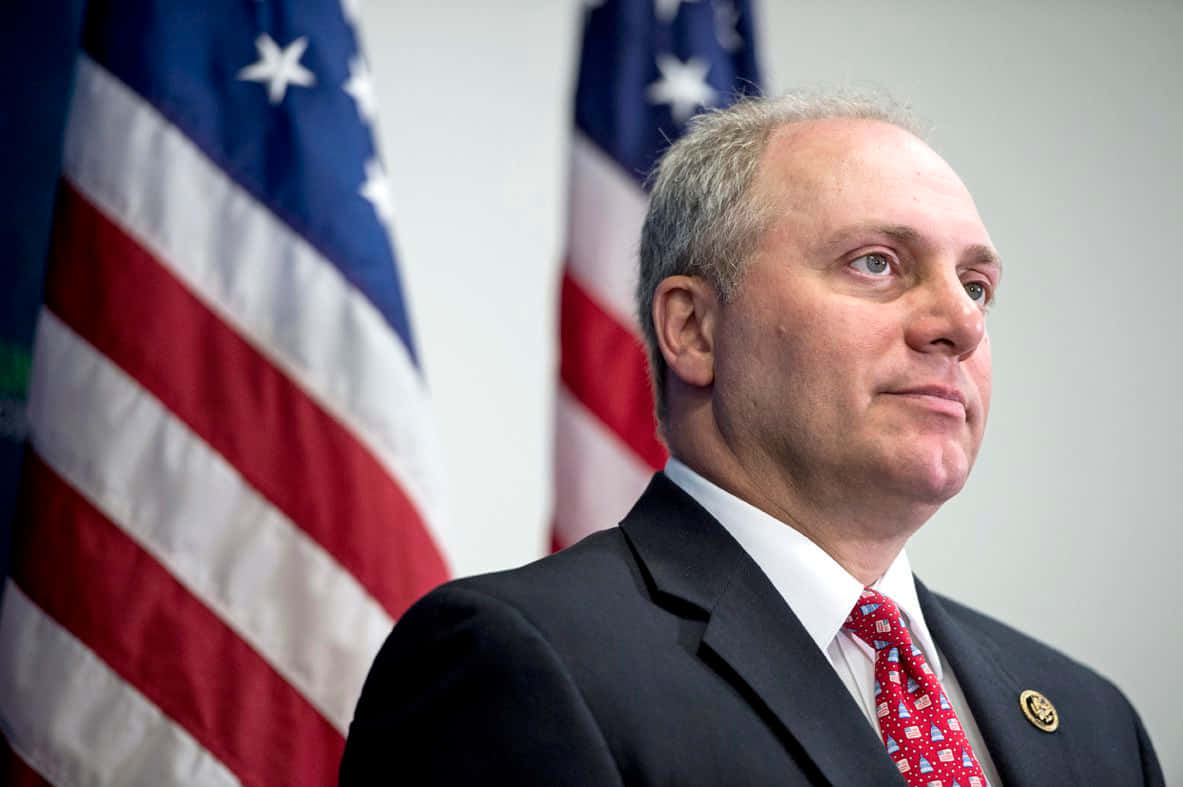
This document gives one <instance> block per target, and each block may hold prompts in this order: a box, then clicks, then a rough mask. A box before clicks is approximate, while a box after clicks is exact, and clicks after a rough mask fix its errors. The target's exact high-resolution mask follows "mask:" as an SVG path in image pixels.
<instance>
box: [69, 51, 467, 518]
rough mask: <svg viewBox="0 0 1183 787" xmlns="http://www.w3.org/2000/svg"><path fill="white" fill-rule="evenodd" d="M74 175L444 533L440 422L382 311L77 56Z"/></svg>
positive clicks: (146, 108)
mask: <svg viewBox="0 0 1183 787" xmlns="http://www.w3.org/2000/svg"><path fill="white" fill-rule="evenodd" d="M64 170H65V172H66V175H67V177H68V178H69V180H70V181H71V182H72V183H73V184H74V185H75V186H76V187H77V188H78V189H79V190H80V191H81V192H82V193H84V194H85V195H86V197H87V199H89V200H90V201H91V202H92V203H94V204H95V205H96V206H98V207H99V208H100V209H101V210H102V211H103V212H104V213H106V214H107V216H108V217H110V218H111V219H112V220H114V221H115V222H116V223H117V224H119V225H121V226H122V228H123V229H124V230H125V231H127V232H128V233H129V234H131V235H132V236H133V237H134V238H136V240H137V242H139V243H140V244H141V245H143V246H144V248H146V249H147V250H148V251H149V252H151V253H152V255H153V256H154V257H156V258H157V259H158V260H159V261H160V263H161V264H163V265H165V266H166V267H168V269H169V270H171V271H172V272H173V274H174V275H176V276H177V277H178V278H179V279H180V280H181V281H182V282H184V283H185V284H186V285H187V286H188V287H189V288H190V289H191V290H192V291H193V292H194V294H195V295H196V296H197V297H198V298H200V299H201V300H202V301H203V302H204V303H205V305H206V306H208V307H209V308H210V309H212V310H213V311H214V312H215V313H216V314H218V315H219V317H220V318H221V319H222V320H223V321H225V322H226V323H227V324H229V325H231V326H233V327H234V329H235V330H236V331H237V332H238V333H239V334H241V335H242V336H243V337H244V338H245V339H247V340H248V341H249V342H251V343H252V344H253V345H254V346H255V347H256V348H257V349H258V350H259V351H260V352H262V353H263V354H264V355H266V356H267V357H268V358H269V359H270V360H271V362H272V363H273V364H275V365H276V366H277V367H278V368H280V369H282V370H283V371H284V372H285V373H286V374H287V375H288V376H289V377H291V378H292V379H293V380H294V381H296V382H297V383H298V384H299V385H300V386H301V387H302V388H303V389H304V390H305V391H306V392H307V393H308V394H309V396H311V397H312V398H313V399H314V400H316V401H317V402H319V403H320V404H321V405H322V406H323V407H324V408H325V409H326V410H327V411H328V412H330V413H332V414H333V415H334V416H335V417H336V418H337V419H338V420H339V421H340V422H341V423H342V424H344V425H345V426H346V427H347V428H348V429H350V430H351V431H352V432H353V434H354V435H355V436H356V437H357V438H358V440H359V441H360V442H361V443H362V444H363V445H365V446H367V447H368V448H369V449H370V450H371V451H372V452H373V453H374V454H375V456H377V458H378V459H379V461H380V462H381V463H382V464H383V465H384V466H385V467H386V468H387V469H388V470H389V471H390V472H391V473H392V474H393V475H394V476H395V477H396V478H398V479H399V481H400V485H401V486H402V488H403V489H404V490H405V491H406V493H407V494H408V496H409V497H410V498H411V500H412V501H413V502H414V504H415V505H416V507H417V508H418V509H419V510H420V512H421V513H422V514H423V518H424V519H425V520H426V522H427V523H428V526H429V527H430V528H432V529H433V532H434V534H435V536H436V537H437V539H439V538H443V537H445V536H446V535H447V534H444V533H441V532H440V528H441V527H442V526H443V523H444V522H445V521H446V516H445V511H444V494H443V491H442V488H441V481H442V473H441V467H442V465H441V463H440V458H439V456H438V446H437V445H436V442H435V436H434V432H433V431H432V429H431V428H430V425H431V424H433V423H434V422H435V421H434V418H433V416H432V413H431V407H430V403H429V401H428V397H427V393H426V390H425V388H424V387H423V381H422V379H421V378H420V377H419V373H418V370H416V368H415V367H414V365H413V364H412V363H411V360H410V357H409V355H408V353H407V351H406V347H404V345H403V344H402V342H401V341H400V340H399V338H398V336H397V335H396V334H395V333H394V332H393V331H392V330H391V329H390V327H389V326H388V325H387V323H386V322H385V320H384V319H383V318H382V316H381V314H380V313H379V312H378V310H377V309H376V308H375V307H374V306H373V304H371V303H370V301H369V300H368V299H366V297H365V296H364V295H362V294H361V293H360V292H359V291H358V290H357V289H356V288H354V287H353V286H352V285H351V284H350V283H349V282H348V281H347V280H346V279H345V278H344V277H343V276H342V275H341V273H340V271H338V270H337V269H336V268H335V267H334V266H333V265H332V264H331V263H330V262H329V261H328V260H326V259H325V258H324V257H322V256H321V255H320V253H319V252H317V251H316V250H315V249H313V248H312V247H311V246H310V245H309V244H308V243H307V242H306V241H304V239H303V238H301V237H300V236H299V235H297V234H296V233H295V232H293V231H292V230H291V229H290V228H289V227H288V226H287V225H286V224H284V223H283V222H281V221H280V220H279V219H278V218H276V217H275V216H274V215H273V214H272V213H271V212H270V211H269V210H268V209H267V208H266V207H265V206H263V205H261V204H260V203H259V202H258V201H256V200H255V199H254V198H253V197H252V196H250V195H249V194H248V193H247V192H246V191H245V190H243V189H242V188H240V187H239V186H238V185H237V184H235V183H234V182H233V181H232V180H231V179H230V178H229V177H227V176H226V175H225V173H223V172H222V171H221V170H220V169H218V168H217V167H216V166H215V165H214V164H213V163H211V162H210V161H209V159H208V158H206V156H205V155H204V154H203V153H202V152H201V151H200V150H199V149H198V148H197V146H196V145H194V144H193V143H192V142H191V141H190V140H189V139H188V138H187V137H185V136H184V135H183V134H182V133H181V132H180V131H179V130H178V129H177V128H176V127H174V126H172V125H171V124H170V123H169V122H168V121H167V120H165V119H164V118H163V117H162V116H161V115H160V114H159V113H158V112H157V111H156V109H155V108H154V107H153V106H152V105H151V104H149V103H147V102H146V101H144V100H143V99H142V98H140V97H139V96H138V95H137V94H135V93H134V92H132V91H131V90H130V89H129V88H127V87H126V86H125V85H124V84H123V83H122V82H120V81H119V80H118V79H116V78H115V77H114V76H112V75H111V74H110V73H108V72H107V71H105V70H104V69H103V68H102V66H100V65H98V64H96V63H95V62H94V61H92V60H91V59H89V58H88V57H86V56H85V55H82V56H81V57H80V58H79V62H78V71H77V77H76V83H75V87H74V104H73V107H72V111H71V121H70V124H69V126H68V129H67V133H66V143H65V153H64Z"/></svg>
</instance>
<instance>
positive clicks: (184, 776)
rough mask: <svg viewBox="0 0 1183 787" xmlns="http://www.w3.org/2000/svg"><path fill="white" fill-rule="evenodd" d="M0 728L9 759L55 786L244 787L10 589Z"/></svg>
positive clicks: (0, 671) (0, 667) (0, 648)
mask: <svg viewBox="0 0 1183 787" xmlns="http://www.w3.org/2000/svg"><path fill="white" fill-rule="evenodd" d="M0 723H2V724H3V727H4V732H5V735H6V736H7V737H8V740H9V743H10V744H11V745H12V748H13V750H14V751H16V753H17V754H19V755H20V756H21V758H22V759H24V760H25V761H26V762H28V763H29V764H30V765H32V766H33V768H34V769H35V770H36V771H37V772H38V773H40V774H41V775H42V776H43V777H44V778H46V779H47V780H49V781H50V782H53V783H54V784H58V785H108V784H109V785H174V784H175V785H192V784H199V785H210V786H211V787H231V785H237V784H238V780H237V779H236V778H235V777H234V774H232V773H231V772H230V771H229V770H228V769H227V768H226V766H225V765H223V764H222V763H221V762H220V761H218V760H217V759H216V758H215V757H214V756H213V755H212V754H210V752H209V751H207V750H206V749H204V748H203V747H202V746H201V744H199V743H198V742H197V741H195V740H194V739H193V738H192V737H191V736H190V735H189V733H188V732H186V731H185V730H184V729H183V728H181V727H180V726H178V725H176V724H174V723H173V722H172V721H171V720H169V718H168V717H167V716H165V715H164V714H163V713H162V712H161V711H160V709H159V708H158V707H156V706H155V705H154V704H152V702H150V701H149V700H148V699H147V698H146V697H145V696H144V695H143V694H141V693H140V692H139V691H137V690H136V689H135V688H134V687H133V686H131V685H130V684H128V683H127V682H126V681H124V680H123V679H122V678H120V677H119V676H118V675H116V674H115V673H114V672H112V671H111V670H110V668H108V667H107V665H106V664H104V663H103V662H102V660H100V659H99V658H98V657H97V656H96V655H95V654H94V653H93V652H92V651H91V650H90V649H89V648H87V647H86V646H85V645H83V644H82V643H81V642H79V641H78V640H77V639H76V638H75V637H74V636H73V635H71V634H70V632H68V631H66V630H65V629H64V628H62V627H61V626H60V625H58V624H57V622H56V621H54V620H53V619H52V618H50V617H49V616H48V615H46V614H45V613H44V612H43V611H42V610H41V609H40V608H38V607H37V606H36V605H35V604H33V602H32V601H30V600H29V597H28V596H26V595H25V594H24V592H22V591H21V589H20V588H19V587H18V586H17V585H16V583H14V582H12V581H9V582H8V583H7V586H6V587H5V588H4V603H3V607H2V608H0Z"/></svg>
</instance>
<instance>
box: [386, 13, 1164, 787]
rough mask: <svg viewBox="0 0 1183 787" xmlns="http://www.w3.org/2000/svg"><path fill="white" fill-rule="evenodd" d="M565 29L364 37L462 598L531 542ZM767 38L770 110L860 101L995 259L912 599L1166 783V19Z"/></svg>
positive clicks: (455, 17) (552, 285) (820, 24)
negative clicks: (986, 645) (987, 386)
mask: <svg viewBox="0 0 1183 787" xmlns="http://www.w3.org/2000/svg"><path fill="white" fill-rule="evenodd" d="M581 5H582V4H581V3H578V2H556V1H555V0H498V2H496V3H487V2H483V1H481V2H476V1H474V2H471V3H467V4H465V3H459V2H450V3H431V4H428V3H421V2H418V0H399V1H398V2H395V1H394V0H381V2H380V1H379V0H371V2H370V3H369V4H368V5H367V6H366V7H365V8H364V9H363V17H364V19H365V22H366V38H367V44H368V51H369V56H370V62H371V65H372V68H373V70H374V72H375V79H376V81H377V90H378V97H379V102H380V104H379V106H380V123H381V126H382V146H383V149H384V153H385V156H386V161H387V170H388V172H390V174H391V178H392V185H393V189H394V198H395V211H396V212H395V223H394V227H395V232H396V242H397V244H398V248H399V253H400V260H401V264H402V268H403V271H404V275H405V278H406V283H407V288H408V290H409V297H410V299H411V309H412V313H413V316H414V320H415V325H416V328H417V330H418V336H419V341H420V345H421V351H422V357H423V359H424V365H425V370H426V374H427V377H428V381H429V384H430V385H431V388H432V391H433V398H434V402H435V408H436V415H437V421H438V426H439V433H440V438H441V442H442V446H443V451H444V455H445V461H446V463H447V469H448V473H449V485H450V489H451V494H450V496H449V497H450V505H451V509H452V511H451V514H452V516H451V520H452V525H451V530H450V531H449V532H448V533H447V534H446V537H445V539H444V541H445V544H444V545H445V548H446V550H447V552H448V553H449V555H450V557H451V561H452V566H453V569H454V571H455V573H457V574H469V573H474V572H477V571H485V570H490V569H495V568H501V567H505V566H510V565H515V564H519V563H522V562H525V561H527V560H529V559H532V558H534V557H536V556H538V555H540V554H542V553H543V551H544V546H545V544H546V540H547V535H546V534H547V528H548V512H549V507H550V475H551V474H550V440H551V434H552V423H551V422H552V415H551V413H552V406H553V400H554V380H555V377H556V357H555V341H554V340H555V336H556V333H557V331H556V327H555V326H556V322H555V308H556V303H555V301H556V286H557V282H558V271H559V263H560V260H561V256H562V252H563V220H564V213H565V207H564V206H565V182H566V168H567V156H566V154H567V142H568V139H569V123H570V121H569V116H570V113H569V106H570V104H569V102H570V94H571V85H572V80H573V77H574V73H573V69H574V58H575V54H576V52H575V50H576V44H577V34H578V22H579V16H580V14H581V13H582V7H581ZM759 10H760V11H761V12H762V14H761V17H760V19H759V22H760V23H761V25H762V28H761V30H762V33H761V34H762V36H763V38H762V41H761V44H762V46H763V52H762V54H763V62H764V64H765V70H766V73H767V77H768V78H767V80H766V81H767V83H768V86H769V87H770V89H771V90H772V91H773V92H775V91H776V90H777V89H783V88H785V87H788V86H791V85H817V84H835V83H849V84H856V85H876V86H882V87H885V88H887V89H889V90H890V91H891V92H893V93H894V94H895V95H896V96H897V97H899V98H901V99H904V100H906V101H908V102H910V103H911V104H913V105H914V107H915V108H916V110H917V112H918V113H919V114H920V115H921V116H922V117H924V118H925V119H927V120H928V121H929V122H930V124H931V126H932V129H933V132H932V135H931V139H932V142H933V144H934V146H935V147H936V148H937V150H938V151H940V152H941V153H942V154H943V155H944V156H945V157H946V158H947V159H948V160H949V161H950V162H951V163H952V164H953V166H954V167H955V168H956V169H957V170H958V171H959V172H960V173H961V175H962V177H963V178H964V180H965V181H966V183H967V184H968V185H969V187H970V189H971V190H972V191H973V192H974V194H975V195H976V197H977V200H978V205H979V208H980V210H981V212H982V215H983V217H984V218H985V220H986V223H987V225H988V226H989V228H990V230H991V233H992V235H993V238H994V241H995V243H996V245H997V246H998V247H999V249H1000V250H1001V251H1002V254H1003V257H1004V258H1005V262H1006V272H1005V276H1004V279H1003V285H1002V289H1001V293H1000V301H999V304H998V306H997V308H996V309H995V310H994V311H993V312H992V314H991V317H990V323H989V327H990V332H991V338H992V342H993V348H994V363H995V394H994V404H993V412H992V413H991V422H990V427H989V429H988V430H987V438H986V444H985V447H984V449H983V452H982V455H981V457H980V459H979V462H978V467H977V468H976V470H975V473H974V476H973V478H972V479H971V481H970V484H969V486H968V487H967V489H966V490H965V492H964V493H963V494H962V495H961V496H959V497H958V498H956V499H955V500H954V501H952V502H951V503H949V504H948V505H947V506H946V507H945V508H944V509H943V510H942V511H941V512H940V513H939V514H938V515H937V517H935V518H934V519H933V520H932V521H931V522H930V523H929V524H928V525H927V526H926V527H925V529H924V530H923V531H921V533H920V534H919V535H918V536H917V537H916V538H915V539H914V541H913V544H912V546H911V547H910V548H909V549H910V554H911V556H912V562H913V564H914V566H915V568H916V571H917V573H918V574H919V575H920V576H921V577H922V578H924V579H925V580H926V581H927V582H928V584H929V585H930V586H932V587H934V588H937V589H939V590H942V591H944V592H946V593H948V594H950V595H953V596H955V597H957V598H959V599H961V600H963V601H966V602H968V603H970V604H972V605H975V606H977V607H979V608H980V609H982V610H984V611H986V612H988V613H991V614H993V615H995V616H998V617H1001V618H1003V619H1005V620H1007V621H1008V622H1010V623H1012V624H1013V625H1015V626H1017V627H1018V628H1020V629H1023V630H1026V631H1028V632H1031V633H1035V634H1037V635H1038V636H1039V637H1040V638H1042V639H1043V640H1045V641H1046V642H1048V643H1050V644H1052V645H1054V646H1057V647H1060V648H1062V649H1063V650H1065V651H1067V652H1069V653H1070V654H1072V655H1074V656H1075V657H1077V658H1078V659H1080V660H1082V661H1084V662H1086V663H1088V664H1090V665H1091V666H1093V667H1094V668H1095V669H1097V670H1098V671H1100V672H1101V673H1102V674H1104V675H1106V676H1108V677H1110V678H1112V679H1113V680H1114V681H1116V682H1117V683H1118V684H1119V685H1120V686H1121V687H1122V688H1123V689H1124V690H1125V691H1126V693H1127V694H1128V695H1129V696H1130V697H1131V699H1132V700H1133V701H1134V703H1135V705H1136V706H1137V707H1138V709H1139V710H1140V712H1141V713H1142V716H1143V718H1144V720H1145V722H1146V724H1147V726H1148V728H1149V730H1150V733H1151V736H1152V737H1153V739H1154V742H1155V744H1156V746H1157V748H1158V751H1159V755H1160V757H1161V758H1162V761H1163V766H1164V769H1165V771H1166V773H1167V778H1168V782H1171V783H1183V749H1181V748H1180V746H1179V745H1178V744H1179V743H1180V741H1183V721H1181V718H1183V714H1180V713H1179V712H1177V710H1176V708H1175V707H1174V706H1175V705H1177V704H1178V703H1179V701H1180V696H1181V690H1183V682H1181V681H1180V678H1179V662H1180V655H1179V654H1180V653H1183V613H1181V612H1180V611H1179V609H1178V607H1179V605H1180V603H1181V599H1180V597H1179V596H1178V595H1176V594H1175V593H1174V592H1173V591H1174V590H1175V586H1176V582H1175V580H1176V571H1175V569H1176V566H1177V565H1178V562H1179V559H1180V555H1181V548H1180V547H1181V544H1183V539H1181V537H1180V534H1179V529H1180V525H1181V523H1183V516H1181V514H1183V504H1181V503H1180V496H1179V492H1178V489H1177V484H1178V483H1179V479H1180V475H1181V473H1180V471H1181V470H1183V460H1181V459H1180V455H1179V453H1178V451H1177V444H1178V443H1179V441H1180V438H1183V414H1181V412H1183V410H1181V408H1180V402H1179V399H1180V397H1179V387H1180V383H1181V381H1183V353H1181V352H1180V350H1179V347H1178V342H1179V339H1178V337H1179V333H1180V331H1179V324H1178V319H1177V315H1178V313H1179V309H1178V304H1179V301H1180V298H1181V297H1183V227H1181V221H1180V219H1181V218H1183V210H1181V209H1183V199H1181V198H1180V196H1179V187H1180V184H1181V183H1183V154H1181V153H1180V150H1179V147H1178V145H1179V143H1180V140H1183V109H1181V107H1183V89H1181V87H1180V76H1181V75H1183V70H1181V65H1183V63H1181V56H1180V43H1179V40H1180V37H1181V36H1183V4H1180V3H1152V2H1139V3H1127V4H1123V5H1122V6H1121V7H1118V5H1117V4H1116V3H1114V4H1112V6H1110V5H1108V4H1100V3H1089V2H1046V3H1028V2H1007V3H1000V2H990V3H985V2H975V3H969V2H951V1H949V0H928V1H927V2H900V3H876V2H865V1H864V2H854V1H850V2H844V1H842V0H827V2H824V3H822V2H794V3H789V2H780V1H779V0H766V2H764V4H763V5H762V6H761V7H760V9H759ZM1034 688H1039V687H1034ZM1051 699H1052V700H1053V701H1054V700H1055V698H1054V697H1052V698H1051ZM1017 712H1018V709H1017V706H1016V713H1017ZM1088 723H1089V721H1088V719H1071V718H1069V719H1064V720H1063V724H1064V725H1071V724H1088Z"/></svg>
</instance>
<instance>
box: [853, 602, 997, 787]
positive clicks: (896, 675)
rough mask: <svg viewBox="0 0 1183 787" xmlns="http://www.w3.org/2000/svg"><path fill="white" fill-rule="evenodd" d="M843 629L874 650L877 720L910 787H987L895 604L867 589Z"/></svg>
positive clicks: (884, 742) (947, 701) (889, 753)
mask: <svg viewBox="0 0 1183 787" xmlns="http://www.w3.org/2000/svg"><path fill="white" fill-rule="evenodd" d="M844 628H845V629H846V630H847V631H850V632H852V633H853V634H854V635H855V636H857V637H858V638H859V639H861V640H862V641H863V642H866V643H867V644H868V645H870V646H871V647H873V648H874V649H875V714H876V715H877V716H878V717H879V730H880V732H881V733H882V734H883V745H884V746H886V747H887V754H888V756H890V757H891V759H892V761H893V762H895V765H896V767H897V768H899V771H900V774H902V775H903V777H904V779H905V781H907V782H908V785H909V787H986V785H987V782H986V777H985V776H983V775H982V769H981V767H980V766H979V765H978V761H977V758H976V757H975V756H974V753H973V749H971V748H970V745H969V741H968V740H966V737H965V733H964V732H962V730H961V722H959V721H958V720H957V715H956V714H955V713H954V712H953V706H952V705H950V704H949V700H948V698H947V697H945V692H943V691H941V683H940V681H938V680H937V678H936V675H934V674H933V673H932V668H931V667H929V666H928V662H927V661H925V660H924V654H923V653H921V652H920V648H917V647H916V646H915V645H913V644H912V636H911V635H910V634H909V633H908V629H907V627H906V626H905V625H904V621H903V618H901V617H900V611H899V608H898V607H896V605H895V602H894V601H892V600H891V599H889V598H888V597H887V596H885V595H883V594H882V593H879V592H877V591H874V590H871V589H870V588H867V589H866V590H864V591H863V592H862V594H861V595H860V596H859V600H858V603H857V604H855V606H854V609H853V610H851V612H850V615H849V617H847V618H846V624H845V626H844Z"/></svg>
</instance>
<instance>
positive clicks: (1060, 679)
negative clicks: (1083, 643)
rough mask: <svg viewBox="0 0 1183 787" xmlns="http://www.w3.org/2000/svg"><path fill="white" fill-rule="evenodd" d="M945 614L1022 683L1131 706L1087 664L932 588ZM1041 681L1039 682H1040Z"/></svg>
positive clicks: (933, 594) (1107, 702)
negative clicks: (1060, 688) (1069, 691)
mask: <svg viewBox="0 0 1183 787" xmlns="http://www.w3.org/2000/svg"><path fill="white" fill-rule="evenodd" d="M929 593H930V594H931V596H932V598H933V600H935V601H936V602H937V603H938V604H939V605H940V607H941V608H942V609H943V611H944V612H945V613H947V614H948V615H949V617H950V618H952V619H953V620H954V621H956V623H957V624H958V625H960V626H961V627H963V628H964V629H965V630H967V631H968V632H970V633H971V634H972V635H973V636H974V637H975V638H977V639H978V640H979V641H980V642H983V643H988V647H989V649H990V651H992V656H993V657H994V658H995V659H997V660H998V662H999V663H1000V665H1001V666H1002V668H1003V669H1004V670H1005V671H1007V672H1009V673H1010V674H1011V675H1013V676H1014V678H1015V679H1016V680H1017V681H1019V682H1031V683H1032V686H1033V687H1034V686H1035V685H1036V684H1037V683H1038V685H1043V686H1061V687H1063V688H1064V689H1065V690H1066V689H1068V688H1071V689H1072V691H1073V693H1077V694H1079V693H1082V692H1083V693H1084V694H1085V695H1087V696H1088V697H1090V698H1091V699H1092V700H1093V701H1098V702H1102V701H1103V702H1105V703H1106V704H1111V703H1113V702H1118V703H1120V704H1122V705H1128V701H1127V700H1126V698H1125V696H1124V695H1123V694H1122V693H1121V690H1120V689H1118V688H1117V686H1116V685H1115V684H1114V683H1113V682H1112V681H1110V680H1109V679H1108V678H1106V677H1105V676H1103V675H1101V674H1100V673H1098V672H1097V671H1096V670H1095V669H1093V668H1092V667H1090V666H1088V665H1087V664H1084V663H1082V662H1081V661H1078V660H1077V659H1076V658H1073V657H1072V656H1069V655H1068V654H1066V653H1064V652H1063V651H1061V650H1059V649H1058V648H1056V647H1053V646H1052V645H1049V644H1047V643H1045V642H1043V641H1041V640H1039V639H1037V638H1035V637H1033V636H1031V635H1029V634H1026V633H1024V632H1022V631H1020V630H1019V629H1017V628H1015V627H1014V626H1011V625H1009V624H1007V623H1004V622H1002V621H1000V620H998V619H997V618H994V617H992V616H990V615H987V614H986V613H984V612H981V611H979V610H976V609H974V608H972V607H969V606H967V605H965V604H963V603H961V602H959V601H955V600H953V599H951V598H949V597H948V596H945V595H942V594H939V593H933V592H931V591H929ZM1041 681H1042V683H1039V682H1041Z"/></svg>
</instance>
